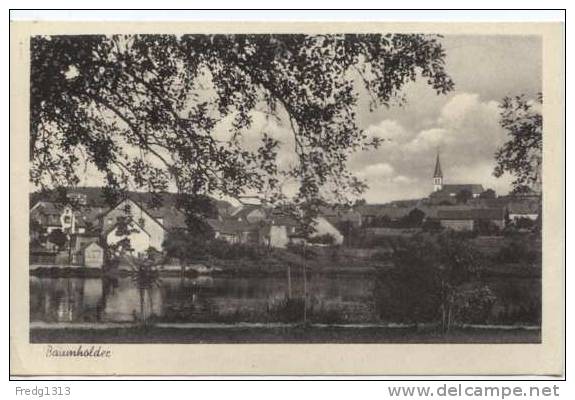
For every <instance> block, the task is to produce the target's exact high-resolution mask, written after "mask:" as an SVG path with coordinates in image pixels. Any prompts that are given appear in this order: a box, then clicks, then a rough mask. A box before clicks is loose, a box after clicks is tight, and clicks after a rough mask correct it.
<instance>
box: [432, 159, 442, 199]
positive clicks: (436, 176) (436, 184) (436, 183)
mask: <svg viewBox="0 0 575 400" xmlns="http://www.w3.org/2000/svg"><path fill="white" fill-rule="evenodd" d="M442 187H443V172H441V162H440V161H439V150H438V151H437V158H436V159H435V171H434V172H433V191H434V192H437V191H439V190H441V188H442Z"/></svg>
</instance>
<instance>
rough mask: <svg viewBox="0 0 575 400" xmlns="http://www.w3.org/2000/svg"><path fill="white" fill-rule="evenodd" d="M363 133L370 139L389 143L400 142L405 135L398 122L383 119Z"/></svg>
mask: <svg viewBox="0 0 575 400" xmlns="http://www.w3.org/2000/svg"><path fill="white" fill-rule="evenodd" d="M365 131H366V133H367V134H368V135H369V137H371V138H378V139H382V140H390V141H401V140H402V139H403V138H405V135H406V134H407V132H406V130H405V128H404V127H403V126H402V125H401V124H400V123H399V122H397V121H395V120H391V119H384V120H383V121H380V122H379V123H377V124H373V125H370V126H369V127H367V129H366V130H365Z"/></svg>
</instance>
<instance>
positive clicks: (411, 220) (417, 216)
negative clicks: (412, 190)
mask: <svg viewBox="0 0 575 400" xmlns="http://www.w3.org/2000/svg"><path fill="white" fill-rule="evenodd" d="M424 218H425V213H424V212H423V211H421V210H420V209H418V208H414V209H413V210H411V211H410V212H409V214H407V215H406V216H405V217H403V218H401V220H400V224H399V225H400V227H402V228H418V227H420V226H421V225H422V224H423V220H424Z"/></svg>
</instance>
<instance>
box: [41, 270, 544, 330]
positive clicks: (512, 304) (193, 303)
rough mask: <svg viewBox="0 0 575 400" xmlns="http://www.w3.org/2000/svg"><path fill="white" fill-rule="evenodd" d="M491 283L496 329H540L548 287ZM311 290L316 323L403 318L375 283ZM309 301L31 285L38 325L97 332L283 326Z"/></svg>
mask: <svg viewBox="0 0 575 400" xmlns="http://www.w3.org/2000/svg"><path fill="white" fill-rule="evenodd" d="M485 283H486V284H487V285H488V286H489V287H490V289H491V290H492V291H493V293H494V294H495V296H496V301H495V303H494V304H493V306H492V307H491V308H490V311H489V320H490V322H497V323H515V322H522V323H531V324H533V323H537V322H538V321H537V319H538V318H540V317H539V316H534V315H532V314H533V313H537V311H539V313H540V302H541V281H540V279H518V278H512V279H510V278H498V279H490V280H489V281H486V282H485ZM389 284H391V285H393V283H389V282H388V286H387V288H388V289H389V290H390V292H389V293H391V294H392V295H393V293H394V291H393V287H391V288H390V287H389ZM307 287H308V293H309V299H310V300H309V303H310V308H311V309H313V312H312V313H311V317H310V318H312V319H313V318H316V319H317V321H318V322H341V323H376V322H397V321H396V320H397V316H395V317H393V318H391V317H386V316H389V315H392V314H393V313H390V312H389V311H390V310H389V309H390V308H393V307H396V303H394V302H393V301H392V300H393V299H387V300H383V301H382V300H381V298H382V297H381V296H380V295H381V291H385V290H388V289H386V286H385V285H383V286H382V285H381V284H378V283H377V280H376V279H374V277H372V276H364V275H349V274H348V275H341V276H340V275H329V276H325V275H322V276H311V277H308V282H307ZM290 292H291V293H290ZM302 294H303V282H302V279H301V276H299V277H298V276H295V277H292V278H291V279H290V281H288V279H287V277H286V278H283V277H250V278H237V277H208V276H206V277H198V278H179V277H162V278H161V279H160V281H159V282H158V284H157V285H156V286H154V287H152V288H150V289H146V290H141V289H139V288H138V287H137V284H136V283H135V282H134V281H133V280H132V279H131V278H130V277H123V278H118V279H109V278H47V277H30V319H31V321H32V322H35V321H42V322H49V323H53V322H72V323H76V322H83V323H86V322H91V323H95V324H98V323H106V322H137V321H141V320H142V319H153V320H154V321H157V322H170V323H184V322H186V323H188V322H223V323H233V322H272V321H275V320H277V318H278V317H277V314H278V313H277V312H276V313H274V310H278V309H281V306H282V304H285V298H286V297H287V296H289V295H291V297H292V298H298V297H300V296H302ZM383 297H384V298H385V296H383ZM378 298H379V299H380V300H379V301H378ZM282 302H283V303H282ZM386 308H389V309H386ZM534 310H536V311H534ZM393 315H397V313H395V314H393ZM386 318H387V319H388V320H386ZM392 319H393V320H392ZM323 320H325V321H323Z"/></svg>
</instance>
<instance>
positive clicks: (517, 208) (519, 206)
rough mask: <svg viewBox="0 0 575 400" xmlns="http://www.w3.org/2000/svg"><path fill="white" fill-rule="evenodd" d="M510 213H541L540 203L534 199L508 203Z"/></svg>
mask: <svg viewBox="0 0 575 400" xmlns="http://www.w3.org/2000/svg"><path fill="white" fill-rule="evenodd" d="M507 210H508V211H509V214H539V211H540V205H539V203H538V202H534V201H522V202H512V203H509V204H508V205H507Z"/></svg>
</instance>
